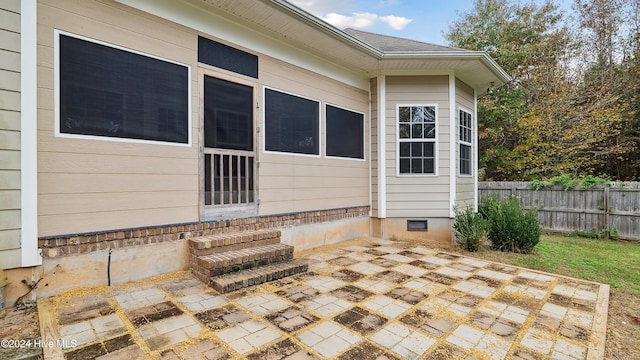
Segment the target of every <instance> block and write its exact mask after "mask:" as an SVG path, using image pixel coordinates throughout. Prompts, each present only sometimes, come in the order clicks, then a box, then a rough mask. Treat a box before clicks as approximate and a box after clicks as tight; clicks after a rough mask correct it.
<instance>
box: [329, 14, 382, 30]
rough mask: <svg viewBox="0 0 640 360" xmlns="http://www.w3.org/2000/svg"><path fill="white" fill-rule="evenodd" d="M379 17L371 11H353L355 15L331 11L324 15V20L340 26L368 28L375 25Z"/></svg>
mask: <svg viewBox="0 0 640 360" xmlns="http://www.w3.org/2000/svg"><path fill="white" fill-rule="evenodd" d="M377 19H378V15H376V14H371V13H353V16H345V15H340V14H336V13H331V14H327V15H325V16H323V17H322V20H324V21H326V22H328V23H329V24H331V25H333V26H336V27H339V28H347V27H354V28H368V27H371V26H373V25H375V23H376V20H377Z"/></svg>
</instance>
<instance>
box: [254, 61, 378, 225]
mask: <svg viewBox="0 0 640 360" xmlns="http://www.w3.org/2000/svg"><path fill="white" fill-rule="evenodd" d="M259 61H260V63H259V69H260V83H261V84H262V85H264V86H266V87H268V88H272V89H275V90H278V91H284V92H287V93H290V94H293V95H296V96H300V97H304V98H309V99H313V100H316V101H319V102H320V110H321V115H320V125H321V133H320V142H319V143H320V156H319V157H317V156H303V155H296V154H289V153H274V152H264V151H263V149H264V142H263V141H264V137H263V136H264V131H261V132H260V133H259V134H258V151H259V152H260V153H259V154H258V157H259V161H260V167H259V169H258V176H259V188H258V196H259V199H260V206H259V208H258V209H259V210H258V211H259V214H260V215H268V214H280V213H289V212H297V211H308V210H320V209H334V208H341V207H351V206H367V205H369V196H370V194H369V156H370V155H369V149H368V146H369V144H368V141H367V140H366V139H367V138H368V136H369V130H368V129H369V124H370V121H371V120H370V118H369V114H368V110H369V104H368V102H369V94H368V92H367V91H365V90H362V89H357V88H354V87H351V86H349V85H346V84H344V83H341V82H338V81H336V80H333V79H330V78H327V77H325V76H322V75H319V74H317V73H313V72H310V71H308V70H305V69H302V68H299V67H296V66H294V65H291V64H287V63H284V62H282V61H279V60H276V59H273V58H270V57H267V56H261V57H260V60H259ZM261 96H262V94H261ZM260 102H262V99H260ZM326 104H330V105H335V106H338V107H342V108H346V109H349V110H352V111H357V112H362V113H364V114H365V115H364V139H365V140H364V146H365V149H364V154H365V159H339V158H327V157H326V156H325V155H326V154H325V131H324V114H325V105H326ZM262 116H263V115H262V113H261V114H260V116H259V117H258V119H256V124H257V126H258V127H260V128H264V122H263V119H262Z"/></svg>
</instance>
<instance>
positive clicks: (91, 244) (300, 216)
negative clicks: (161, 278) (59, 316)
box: [38, 206, 369, 259]
mask: <svg viewBox="0 0 640 360" xmlns="http://www.w3.org/2000/svg"><path fill="white" fill-rule="evenodd" d="M364 216H369V206H358V207H350V208H342V209H330V210H317V211H304V212H299V213H290V214H278V215H266V216H257V217H251V218H244V219H234V220H220V221H209V222H198V223H186V224H173V225H165V226H149V227H144V228H136V229H121V230H112V231H103V232H95V233H83V234H67V235H58V236H48V237H42V238H40V239H38V247H39V248H40V249H42V256H43V257H44V258H45V259H52V258H59V257H65V256H69V255H79V254H88V253H92V252H97V251H104V250H107V249H120V248H127V247H136V246H143V245H148V244H160V243H168V242H178V241H185V240H188V239H190V238H194V237H200V236H209V235H216V234H222V233H230V232H241V231H247V230H260V229H271V228H284V227H290V226H298V225H306V224H315V223H322V222H330V221H337V220H342V219H348V218H356V217H364Z"/></svg>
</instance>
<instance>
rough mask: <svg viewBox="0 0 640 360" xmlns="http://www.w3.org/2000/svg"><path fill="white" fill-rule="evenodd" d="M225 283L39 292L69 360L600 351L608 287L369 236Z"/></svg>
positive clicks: (536, 355)
mask: <svg viewBox="0 0 640 360" xmlns="http://www.w3.org/2000/svg"><path fill="white" fill-rule="evenodd" d="M297 257H304V258H306V259H308V260H309V261H310V265H309V272H308V273H304V274H299V275H296V276H294V277H290V278H286V279H282V280H278V281H275V282H271V283H266V284H262V285H259V286H255V287H253V288H249V289H244V290H239V291H236V292H232V293H228V294H224V295H221V294H218V293H217V292H216V291H215V290H213V289H212V288H209V287H207V286H205V285H204V284H203V283H201V282H200V281H198V280H196V279H195V278H194V277H193V276H192V275H191V274H190V273H189V272H181V273H174V274H169V275H165V276H160V277H157V278H154V279H150V280H148V281H145V282H142V283H137V284H123V285H116V286H111V287H102V288H90V289H78V290H75V291H71V292H69V293H66V294H63V295H60V296H57V297H54V298H50V299H44V300H41V301H40V302H39V304H38V305H39V312H40V321H41V328H42V330H43V341H48V340H53V341H54V343H55V342H56V340H62V342H61V343H60V344H61V345H64V346H53V347H47V348H45V349H44V351H45V356H48V357H51V358H65V359H87V358H97V359H133V358H148V359H235V358H238V359H245V358H246V359H276V360H277V359H289V360H292V359H324V358H336V359H358V360H360V359H455V358H460V359H469V360H471V359H478V360H480V359H600V358H602V356H603V354H604V351H603V350H604V341H605V326H606V311H607V303H608V293H609V287H608V286H607V285H603V284H598V283H592V282H587V281H583V280H577V279H571V278H567V277H563V276H557V275H552V274H546V273H540V272H536V271H532V270H528V269H522V268H517V267H514V266H506V265H503V264H497V263H492V262H488V261H482V260H477V259H473V258H470V257H463V256H459V255H454V254H450V253H446V252H442V251H438V250H433V249H430V248H429V246H428V245H421V244H419V243H415V242H401V241H391V240H383V239H377V238H366V239H356V240H352V241H348V242H343V243H341V244H338V245H334V246H328V247H323V248H319V249H315V250H312V251H306V252H304V253H300V254H297Z"/></svg>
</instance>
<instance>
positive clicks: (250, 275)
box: [208, 259, 309, 294]
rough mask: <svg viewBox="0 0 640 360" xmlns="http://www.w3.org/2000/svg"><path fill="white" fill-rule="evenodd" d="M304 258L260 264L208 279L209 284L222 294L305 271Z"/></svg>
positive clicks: (306, 265)
mask: <svg viewBox="0 0 640 360" xmlns="http://www.w3.org/2000/svg"><path fill="white" fill-rule="evenodd" d="M308 269H309V264H308V262H307V261H306V260H303V259H295V260H291V261H288V262H283V263H277V264H271V265H265V266H260V267H259V268H253V269H247V270H242V271H237V272H234V273H230V274H225V275H221V276H217V277H213V278H211V279H209V282H208V284H209V286H211V287H213V288H214V289H216V290H217V291H218V292H220V293H222V294H224V293H228V292H231V291H235V290H239V289H242V288H246V287H249V286H253V285H259V284H262V283H265V282H268V281H273V280H278V279H281V278H284V277H287V276H292V275H295V274H299V273H303V272H306V271H307V270H308Z"/></svg>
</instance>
